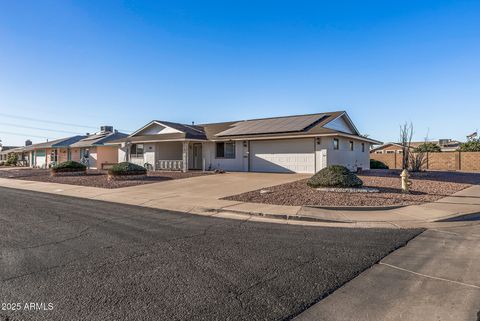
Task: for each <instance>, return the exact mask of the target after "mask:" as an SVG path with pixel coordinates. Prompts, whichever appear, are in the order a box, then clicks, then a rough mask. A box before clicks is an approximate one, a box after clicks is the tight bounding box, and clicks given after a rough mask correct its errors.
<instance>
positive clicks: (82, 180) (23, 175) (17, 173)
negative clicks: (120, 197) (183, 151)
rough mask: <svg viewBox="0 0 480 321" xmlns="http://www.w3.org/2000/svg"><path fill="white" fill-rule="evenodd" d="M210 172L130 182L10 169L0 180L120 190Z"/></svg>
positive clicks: (92, 174) (91, 174)
mask: <svg viewBox="0 0 480 321" xmlns="http://www.w3.org/2000/svg"><path fill="white" fill-rule="evenodd" d="M212 174H213V173H210V172H195V171H193V172H187V173H182V172H166V171H165V172H163V171H152V172H148V175H147V177H144V178H140V179H130V180H108V179H107V171H104V170H93V169H90V170H88V171H87V175H84V176H56V177H52V176H50V170H48V169H11V170H8V171H0V178H12V179H21V180H26V181H37V182H49V183H60V184H70V185H80V186H91V187H101V188H120V187H128V186H135V185H142V184H151V183H158V182H162V181H168V180H172V179H181V178H189V177H195V176H201V175H212Z"/></svg>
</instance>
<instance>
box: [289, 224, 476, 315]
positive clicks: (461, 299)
mask: <svg viewBox="0 0 480 321" xmlns="http://www.w3.org/2000/svg"><path fill="white" fill-rule="evenodd" d="M479 242H480V224H479V223H478V222H476V223H469V224H467V225H465V226H460V227H449V228H437V229H430V230H427V231H425V232H424V233H423V234H421V235H419V236H417V237H416V238H415V239H413V240H412V241H410V242H409V243H408V244H407V246H405V247H404V248H401V249H399V250H397V251H395V252H393V253H392V254H390V255H388V256H387V257H385V258H384V259H383V260H382V261H381V262H379V263H378V264H376V265H374V266H373V267H371V268H370V269H368V270H367V271H365V272H364V273H362V274H360V276H358V277H357V278H355V279H353V280H352V281H350V282H348V283H347V284H346V285H344V286H343V287H341V288H340V289H338V290H336V291H335V292H334V293H333V294H332V295H330V296H328V297H327V298H325V299H323V300H322V301H320V302H319V303H317V304H315V305H314V306H312V307H311V308H309V309H307V310H306V311H305V312H303V313H302V314H300V315H299V316H298V317H297V318H295V320H296V321H323V320H325V321H350V320H356V321H374V320H382V321H418V320H422V321H467V320H468V321H475V320H478V318H479V317H480V315H479V313H480V246H478V244H479Z"/></svg>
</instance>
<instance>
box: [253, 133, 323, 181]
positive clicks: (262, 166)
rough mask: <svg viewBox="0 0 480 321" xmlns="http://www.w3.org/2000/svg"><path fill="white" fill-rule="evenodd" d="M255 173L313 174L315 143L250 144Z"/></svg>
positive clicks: (295, 140) (307, 141)
mask: <svg viewBox="0 0 480 321" xmlns="http://www.w3.org/2000/svg"><path fill="white" fill-rule="evenodd" d="M250 155H251V163H250V169H251V171H253V172H284V173H313V172H314V171H315V154H314V141H313V140H312V139H286V140H270V141H252V142H250Z"/></svg>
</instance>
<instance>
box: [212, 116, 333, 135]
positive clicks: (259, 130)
mask: <svg viewBox="0 0 480 321" xmlns="http://www.w3.org/2000/svg"><path fill="white" fill-rule="evenodd" d="M325 117H328V115H325V114H317V115H304V116H292V117H279V118H269V119H257V120H246V121H243V122H238V123H236V124H234V125H233V126H234V127H233V128H230V129H227V130H224V131H223V132H220V133H218V134H217V135H216V136H234V135H255V134H271V133H283V132H298V131H302V130H305V129H306V128H308V127H309V126H311V125H313V124H315V123H318V122H319V121H321V120H322V119H324V118H325Z"/></svg>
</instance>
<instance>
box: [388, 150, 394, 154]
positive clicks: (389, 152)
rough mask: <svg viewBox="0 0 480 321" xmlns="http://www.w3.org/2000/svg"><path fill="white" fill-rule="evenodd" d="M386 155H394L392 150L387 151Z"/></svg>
mask: <svg viewBox="0 0 480 321" xmlns="http://www.w3.org/2000/svg"><path fill="white" fill-rule="evenodd" d="M387 154H395V151H394V150H387Z"/></svg>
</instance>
